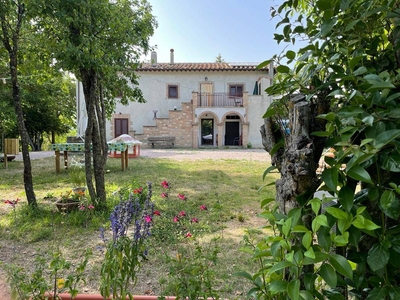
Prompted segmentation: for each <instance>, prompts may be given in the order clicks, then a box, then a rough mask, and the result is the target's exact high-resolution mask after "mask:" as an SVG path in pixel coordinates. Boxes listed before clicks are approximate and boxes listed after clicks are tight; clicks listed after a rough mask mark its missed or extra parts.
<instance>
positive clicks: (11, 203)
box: [4, 198, 21, 207]
mask: <svg viewBox="0 0 400 300" xmlns="http://www.w3.org/2000/svg"><path fill="white" fill-rule="evenodd" d="M19 200H21V199H18V198H17V199H15V200H6V201H4V204H10V205H11V206H12V207H15V205H16V204H17V203H18V201H19Z"/></svg>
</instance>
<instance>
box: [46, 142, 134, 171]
mask: <svg viewBox="0 0 400 300" xmlns="http://www.w3.org/2000/svg"><path fill="white" fill-rule="evenodd" d="M107 145H108V151H120V152H121V167H122V171H124V170H125V169H126V168H128V147H129V143H124V142H120V143H107ZM51 150H52V151H54V152H55V155H56V172H57V173H59V172H60V156H61V155H60V153H61V152H63V157H64V167H65V168H66V169H67V168H68V152H84V151H85V144H84V143H61V144H52V145H51Z"/></svg>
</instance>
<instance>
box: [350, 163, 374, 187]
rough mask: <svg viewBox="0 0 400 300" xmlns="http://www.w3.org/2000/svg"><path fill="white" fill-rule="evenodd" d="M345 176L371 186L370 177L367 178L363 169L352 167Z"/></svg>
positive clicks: (366, 173)
mask: <svg viewBox="0 0 400 300" xmlns="http://www.w3.org/2000/svg"><path fill="white" fill-rule="evenodd" d="M347 175H348V176H350V177H351V178H353V179H355V180H357V181H362V182H366V183H371V184H373V182H372V180H371V176H369V174H368V172H367V171H366V170H365V169H364V168H363V167H360V166H353V167H352V168H351V169H350V170H348V171H347Z"/></svg>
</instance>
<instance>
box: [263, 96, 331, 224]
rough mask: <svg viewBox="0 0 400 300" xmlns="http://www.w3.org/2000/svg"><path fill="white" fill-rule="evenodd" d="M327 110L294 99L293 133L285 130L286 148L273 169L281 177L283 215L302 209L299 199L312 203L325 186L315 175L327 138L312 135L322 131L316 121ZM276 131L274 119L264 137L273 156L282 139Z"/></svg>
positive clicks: (267, 124)
mask: <svg viewBox="0 0 400 300" xmlns="http://www.w3.org/2000/svg"><path fill="white" fill-rule="evenodd" d="M327 110H329V107H327V106H326V105H325V102H324V101H319V102H317V103H316V104H315V103H312V102H308V101H305V96H304V95H302V94H299V95H295V96H292V97H291V99H290V103H289V128H290V133H289V134H287V133H286V132H285V130H284V129H282V128H281V130H280V131H281V133H280V136H283V137H284V141H285V142H284V146H283V148H280V149H279V150H278V151H276V152H275V153H273V154H272V155H271V162H272V165H275V166H276V167H277V168H278V170H279V172H280V174H281V178H280V179H278V180H277V181H276V183H275V187H276V201H277V202H278V204H279V210H280V211H281V212H282V213H285V214H287V213H288V212H289V211H290V210H291V209H292V208H294V207H298V206H299V202H298V201H299V196H304V197H305V198H306V199H310V197H312V195H313V194H314V192H315V191H316V190H317V188H318V186H319V185H320V183H321V181H320V179H319V178H318V177H317V176H316V173H315V172H316V170H317V168H318V163H319V160H320V157H321V154H322V151H323V140H324V138H321V137H316V136H312V135H311V133H312V132H313V131H316V130H321V125H322V124H321V123H318V122H316V120H315V119H316V116H317V115H318V114H320V113H324V112H326V111H327ZM273 128H274V121H273V120H272V119H271V118H266V119H264V125H262V126H261V137H262V141H263V146H264V149H265V150H266V151H267V152H268V153H271V151H272V149H273V148H274V147H275V146H276V144H277V142H278V138H279V137H277V134H276V131H274V130H273ZM306 226H307V225H306Z"/></svg>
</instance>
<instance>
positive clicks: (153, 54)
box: [151, 51, 157, 65]
mask: <svg viewBox="0 0 400 300" xmlns="http://www.w3.org/2000/svg"><path fill="white" fill-rule="evenodd" d="M151 64H152V65H155V64H157V52H156V51H151Z"/></svg>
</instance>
